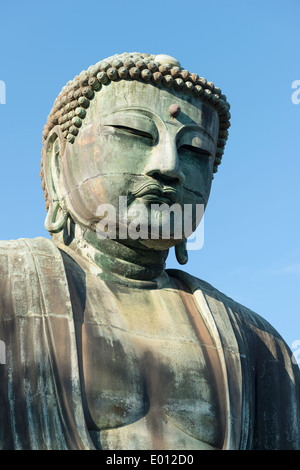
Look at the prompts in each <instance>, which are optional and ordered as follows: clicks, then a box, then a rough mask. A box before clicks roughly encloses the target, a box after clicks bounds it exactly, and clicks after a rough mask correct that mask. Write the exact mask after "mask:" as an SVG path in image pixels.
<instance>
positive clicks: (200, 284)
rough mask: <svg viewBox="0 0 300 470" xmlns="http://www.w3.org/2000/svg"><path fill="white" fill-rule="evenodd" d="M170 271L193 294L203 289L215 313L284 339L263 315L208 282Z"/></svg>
mask: <svg viewBox="0 0 300 470" xmlns="http://www.w3.org/2000/svg"><path fill="white" fill-rule="evenodd" d="M168 273H169V274H170V275H171V276H172V277H175V278H177V279H179V280H181V281H182V282H183V283H184V284H186V285H187V286H188V288H189V289H190V290H191V291H192V293H193V294H195V293H196V291H201V292H202V294H203V296H204V298H205V300H206V302H207V304H208V306H209V308H210V310H211V311H212V312H213V313H214V314H217V315H218V316H225V315H226V316H229V317H230V319H231V321H233V322H236V321H238V323H240V324H243V325H244V327H250V326H251V329H253V328H254V329H255V330H257V331H259V330H260V331H264V332H266V333H269V334H272V335H273V336H275V337H277V338H278V339H279V338H280V339H282V338H281V335H280V334H279V333H278V332H277V331H276V329H275V328H274V327H273V326H272V325H271V324H270V323H269V322H268V321H267V320H266V319H265V318H264V317H263V316H261V315H260V314H258V313H256V312H254V311H253V310H251V309H250V308H248V307H246V306H245V305H242V304H241V303H239V302H237V301H236V300H234V299H232V298H231V297H229V296H228V295H226V294H224V293H223V292H221V291H220V290H218V289H217V288H215V287H214V286H212V285H211V284H209V283H208V282H206V281H203V280H202V279H199V278H197V277H195V276H192V275H191V274H188V273H186V272H184V271H181V270H178V269H172V270H168Z"/></svg>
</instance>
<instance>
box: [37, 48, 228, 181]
mask: <svg viewBox="0 0 300 470" xmlns="http://www.w3.org/2000/svg"><path fill="white" fill-rule="evenodd" d="M120 80H127V81H130V80H134V81H140V82H142V83H149V84H150V85H152V86H156V87H159V88H162V89H169V90H170V91H172V92H173V93H174V92H175V93H176V94H177V93H178V95H180V96H188V95H193V96H194V97H196V98H198V99H199V100H201V101H202V102H203V101H205V102H207V103H208V104H209V105H210V106H212V107H213V108H214V109H215V110H216V111H217V113H218V116H219V135H218V142H217V150H216V157H215V162H214V172H217V170H218V165H219V164H220V163H221V160H222V155H223V153H224V147H225V144H226V141H227V138H228V128H229V127H230V122H229V120H230V117H231V116H230V112H229V109H230V105H229V103H228V102H227V99H226V96H225V95H224V94H223V93H222V91H221V89H220V88H218V87H216V86H215V85H214V84H213V83H212V82H209V81H207V80H206V79H205V78H203V77H199V76H198V75H197V74H196V73H190V72H189V71H188V70H185V69H184V68H183V67H181V65H180V63H179V62H178V61H177V60H176V59H174V58H173V57H171V56H168V55H164V54H160V55H150V54H142V53H123V54H117V55H114V56H112V57H109V58H107V59H104V60H102V61H100V62H98V63H97V64H96V65H92V66H90V67H89V68H88V70H87V71H82V72H81V73H80V74H79V75H77V76H76V77H75V78H74V79H73V80H70V81H69V82H68V83H67V85H66V86H64V87H63V89H62V91H61V93H60V94H59V96H58V97H57V99H56V100H55V102H54V106H53V108H52V110H51V112H50V114H49V116H48V120H47V123H46V125H45V127H44V132H43V141H44V142H45V141H46V140H47V138H48V136H49V133H50V132H51V130H52V129H53V128H54V127H55V126H57V125H59V126H60V129H61V131H62V135H63V138H64V139H66V141H67V142H69V143H71V144H72V143H74V142H75V139H76V136H77V135H78V133H79V132H80V127H81V125H82V121H83V120H84V118H85V117H86V114H87V110H88V108H89V106H90V102H91V100H93V99H94V97H95V96H96V94H97V93H99V92H100V93H101V89H102V88H103V87H106V86H108V85H109V84H110V83H111V82H116V81H120ZM170 112H171V113H172V112H175V113H176V111H175V110H173V111H172V110H171V111H170Z"/></svg>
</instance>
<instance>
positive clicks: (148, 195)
mask: <svg viewBox="0 0 300 470" xmlns="http://www.w3.org/2000/svg"><path fill="white" fill-rule="evenodd" d="M131 194H132V195H133V196H134V197H136V198H142V199H143V200H144V201H148V202H154V203H158V202H161V203H165V204H169V205H170V204H175V203H176V202H178V192H177V190H176V189H175V188H172V187H171V186H164V187H161V186H160V185H159V184H157V183H153V182H150V183H144V184H143V185H141V186H140V187H139V188H137V189H136V190H133V191H131Z"/></svg>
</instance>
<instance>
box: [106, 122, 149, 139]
mask: <svg viewBox="0 0 300 470" xmlns="http://www.w3.org/2000/svg"><path fill="white" fill-rule="evenodd" d="M111 127H114V128H115V129H118V130H119V131H121V132H123V133H125V134H130V135H135V136H137V137H142V138H144V139H148V140H149V143H153V142H154V139H153V136H152V135H151V134H149V133H148V132H145V131H143V130H141V129H136V128H133V127H127V126H121V125H116V124H114V125H112V126H111Z"/></svg>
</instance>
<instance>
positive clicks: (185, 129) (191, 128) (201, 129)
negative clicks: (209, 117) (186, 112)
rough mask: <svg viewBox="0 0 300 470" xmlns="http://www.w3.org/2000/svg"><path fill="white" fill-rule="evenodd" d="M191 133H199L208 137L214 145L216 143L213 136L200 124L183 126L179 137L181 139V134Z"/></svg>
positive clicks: (178, 133) (179, 131)
mask: <svg viewBox="0 0 300 470" xmlns="http://www.w3.org/2000/svg"><path fill="white" fill-rule="evenodd" d="M189 131H194V132H199V134H202V135H203V134H204V135H205V137H208V138H209V139H210V140H211V141H212V142H213V143H215V141H214V138H213V137H212V135H211V134H210V133H209V132H208V130H207V129H205V128H204V127H202V126H200V124H192V123H191V124H187V125H185V126H182V127H181V128H180V129H179V130H178V132H177V137H180V135H181V134H184V133H185V132H189Z"/></svg>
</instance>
